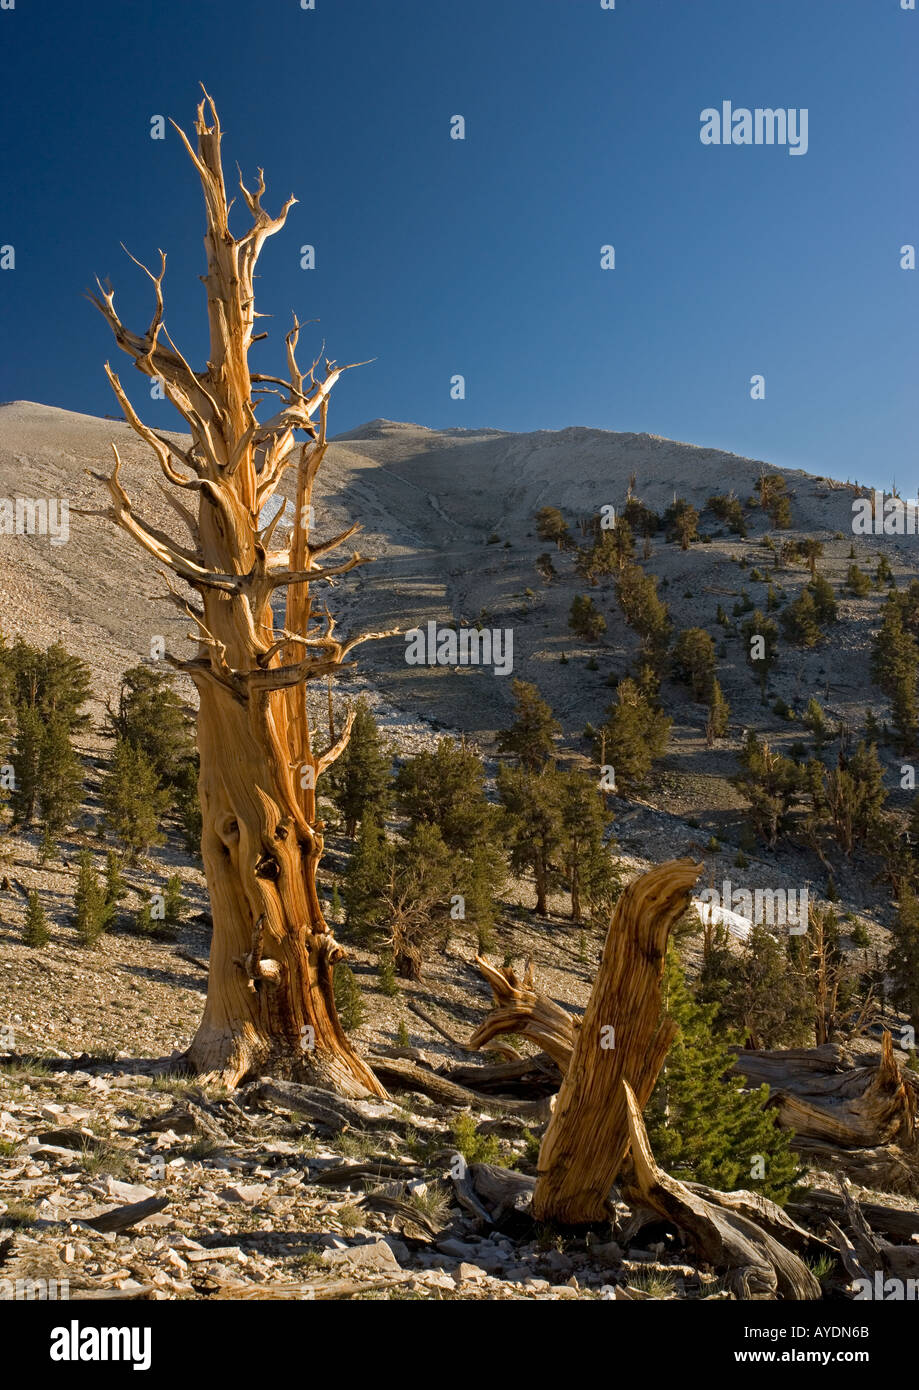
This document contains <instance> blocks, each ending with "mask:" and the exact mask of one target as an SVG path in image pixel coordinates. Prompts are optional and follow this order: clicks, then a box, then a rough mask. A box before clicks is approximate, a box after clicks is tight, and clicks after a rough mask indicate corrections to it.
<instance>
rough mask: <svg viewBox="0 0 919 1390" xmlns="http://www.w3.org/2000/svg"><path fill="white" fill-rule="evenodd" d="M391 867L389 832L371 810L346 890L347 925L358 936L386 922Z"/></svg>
mask: <svg viewBox="0 0 919 1390" xmlns="http://www.w3.org/2000/svg"><path fill="white" fill-rule="evenodd" d="M391 867H392V857H391V851H390V848H389V846H388V844H387V841H386V834H385V831H384V830H383V828H382V826H381V825H380V822H379V820H378V819H377V817H376V816H375V815H374V814H373V812H372V811H370V810H367V811H365V813H364V815H363V816H362V817H361V822H360V830H359V831H358V836H357V841H356V843H355V846H354V852H353V854H352V855H351V860H350V863H349V865H348V872H347V874H346V876H345V882H344V888H343V890H342V898H343V901H344V904H345V922H346V925H347V926H348V928H349V929H350V930H351V931H353V932H354V933H355V934H356V935H358V936H365V935H366V934H368V933H369V932H370V931H372V929H373V928H374V927H376V926H377V925H379V924H380V923H381V922H382V921H383V918H384V914H385V906H384V902H383V895H384V894H385V892H386V889H387V886H388V884H389V880H390V871H391Z"/></svg>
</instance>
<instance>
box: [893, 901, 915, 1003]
mask: <svg viewBox="0 0 919 1390" xmlns="http://www.w3.org/2000/svg"><path fill="white" fill-rule="evenodd" d="M890 935H891V945H890V950H889V952H888V955H887V973H888V974H889V976H890V978H891V982H892V983H891V991H890V995H891V999H892V1000H893V1002H894V1003H895V1004H896V1005H897V1007H898V1008H901V1009H902V1010H903V1011H904V1013H907V1014H909V1017H910V1019H911V1021H912V1023H913V1024H914V1026H919V900H917V898H916V895H915V893H913V892H912V891H910V890H908V889H907V890H906V891H904V892H903V894H902V895H901V897H900V901H899V903H898V905H897V914H896V917H895V918H894V921H893V925H892V926H891V929H890Z"/></svg>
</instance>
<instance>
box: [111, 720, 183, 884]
mask: <svg viewBox="0 0 919 1390" xmlns="http://www.w3.org/2000/svg"><path fill="white" fill-rule="evenodd" d="M100 800H101V802H102V809H103V820H104V822H105V824H106V826H107V827H108V829H109V830H111V831H112V833H113V834H114V835H116V836H117V837H118V839H119V840H120V841H121V843H122V844H123V845H124V847H125V849H126V850H127V852H128V855H129V858H130V859H131V860H132V862H133V860H135V859H136V858H137V857H138V855H139V854H142V853H144V851H146V850H147V849H149V848H150V847H151V846H153V845H161V844H162V843H163V839H164V837H163V836H162V835H161V834H160V829H159V826H160V818H161V817H162V816H163V814H164V813H165V810H166V807H167V805H168V801H169V794H168V792H166V791H164V790H163V788H162V787H161V786H160V781H159V778H158V776H157V774H156V769H155V768H154V766H153V764H152V763H151V762H150V760H149V758H148V757H147V755H146V754H145V753H144V752H143V750H142V749H140V748H139V747H138V746H137V745H136V744H134V743H130V742H129V741H128V740H127V739H117V740H116V742H115V749H114V753H113V755H112V761H111V765H110V767H109V771H108V772H107V773H106V775H105V777H104V778H103V781H102V788H101V791H100Z"/></svg>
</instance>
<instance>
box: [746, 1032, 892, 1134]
mask: <svg viewBox="0 0 919 1390" xmlns="http://www.w3.org/2000/svg"><path fill="white" fill-rule="evenodd" d="M734 1070H735V1071H736V1072H739V1073H740V1075H742V1076H744V1077H745V1078H747V1079H748V1080H749V1081H750V1082H751V1084H756V1085H759V1084H761V1083H762V1082H763V1081H765V1082H766V1083H767V1084H768V1086H769V1089H770V1091H771V1092H772V1095H771V1096H770V1105H772V1106H774V1108H775V1110H776V1112H777V1118H778V1120H779V1123H780V1124H782V1125H784V1126H785V1127H786V1128H787V1129H791V1130H793V1131H794V1134H795V1141H794V1142H795V1145H796V1147H798V1148H801V1149H804V1150H807V1149H809V1148H810V1147H811V1146H812V1145H814V1144H816V1145H818V1146H819V1147H820V1148H826V1147H832V1148H837V1149H859V1148H872V1147H875V1146H877V1145H880V1144H892V1143H897V1144H900V1145H902V1146H903V1147H904V1148H905V1149H909V1148H911V1147H912V1146H913V1145H914V1143H915V1137H916V1100H915V1096H914V1094H913V1090H912V1088H911V1087H910V1086H909V1084H908V1083H907V1080H906V1078H905V1076H904V1073H903V1072H902V1071H901V1070H900V1065H899V1063H898V1062H897V1058H896V1055H895V1053H894V1048H893V1040H892V1039H891V1036H890V1034H889V1033H887V1032H885V1033H884V1036H883V1039H882V1043H881V1056H880V1058H879V1060H878V1062H877V1063H876V1064H870V1065H867V1066H866V1065H862V1066H859V1067H856V1066H853V1065H852V1060H851V1058H850V1057H849V1056H848V1054H847V1053H846V1052H845V1051H844V1050H843V1049H841V1048H834V1047H833V1045H832V1044H823V1046H821V1047H820V1048H815V1049H811V1050H810V1051H805V1050H802V1049H791V1050H788V1051H776V1052H741V1053H739V1054H738V1056H737V1061H736V1062H735V1064H734ZM821 1073H822V1074H821Z"/></svg>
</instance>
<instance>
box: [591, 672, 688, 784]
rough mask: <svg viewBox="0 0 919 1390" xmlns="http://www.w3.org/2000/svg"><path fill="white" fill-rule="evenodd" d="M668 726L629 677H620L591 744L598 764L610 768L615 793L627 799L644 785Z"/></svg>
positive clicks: (660, 754)
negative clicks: (613, 696)
mask: <svg viewBox="0 0 919 1390" xmlns="http://www.w3.org/2000/svg"><path fill="white" fill-rule="evenodd" d="M671 723H672V720H670V719H668V718H667V716H666V715H665V714H664V713H663V711H662V710H660V709H658V708H656V707H655V706H654V705H653V704H652V702H651V701H650V700H649V699H648V697H647V695H645V694H644V693H643V692H642V691H641V690H640V689H639V687H638V685H637V683H636V682H635V681H634V680H632V679H631V677H629V676H624V677H623V679H622V680H621V681H620V682H619V685H618V686H617V688H616V702H615V703H614V704H612V705H610V707H609V709H608V711H607V717H606V721H605V722H604V724H603V725H602V726H601V727H600V730H599V732H598V735H597V741H596V745H595V757H596V759H597V761H598V763H599V764H600V765H601V766H611V767H612V768H613V770H614V775H615V779H616V788H617V790H618V791H621V792H622V793H623V794H624V795H626V796H629V795H631V794H632V793H633V792H635V791H638V790H640V789H641V788H642V787H643V786H644V785H645V783H646V782H647V779H648V774H649V772H650V771H651V766H652V764H653V763H654V762H655V760H656V759H657V758H660V757H663V754H664V750H665V749H666V747H667V738H668V735H669V733H670V725H671Z"/></svg>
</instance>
